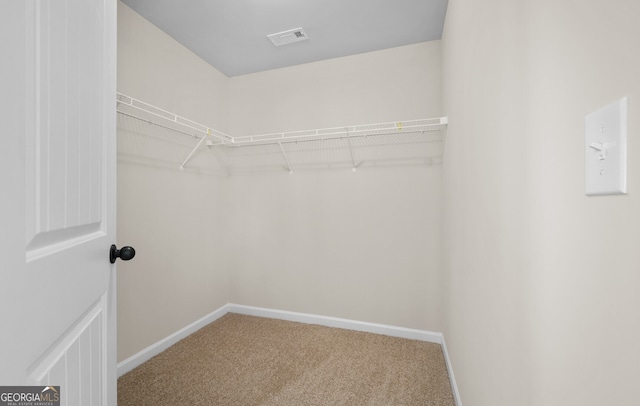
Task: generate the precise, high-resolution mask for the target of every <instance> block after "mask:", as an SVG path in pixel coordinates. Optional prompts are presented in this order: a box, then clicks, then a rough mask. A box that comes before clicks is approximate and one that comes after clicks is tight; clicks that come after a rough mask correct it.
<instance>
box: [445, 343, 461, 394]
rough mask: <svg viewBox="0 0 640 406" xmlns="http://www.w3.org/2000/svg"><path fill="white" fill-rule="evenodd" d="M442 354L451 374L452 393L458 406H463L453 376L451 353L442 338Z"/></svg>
mask: <svg viewBox="0 0 640 406" xmlns="http://www.w3.org/2000/svg"><path fill="white" fill-rule="evenodd" d="M441 344H442V352H443V354H444V361H445V363H446V364H447V372H449V381H450V382H451V391H452V392H453V398H454V400H455V401H456V406H462V400H460V392H459V391H458V384H457V383H456V377H455V376H454V375H453V365H452V364H451V359H450V358H449V351H447V344H446V343H445V341H444V336H443V337H442V343H441Z"/></svg>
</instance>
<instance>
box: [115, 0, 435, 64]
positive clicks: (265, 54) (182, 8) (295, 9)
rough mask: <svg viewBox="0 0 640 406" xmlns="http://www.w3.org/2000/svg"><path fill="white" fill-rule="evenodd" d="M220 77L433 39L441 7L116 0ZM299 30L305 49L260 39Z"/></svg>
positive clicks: (350, 0) (392, 0)
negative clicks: (170, 38) (198, 58)
mask: <svg viewBox="0 0 640 406" xmlns="http://www.w3.org/2000/svg"><path fill="white" fill-rule="evenodd" d="M123 2H124V3H125V4H127V5H128V6H129V7H131V8H132V9H134V10H135V11H136V12H137V13H138V14H140V15H142V16H143V17H145V18H146V19H147V20H149V21H150V22H151V23H153V24H154V25H156V26H157V27H159V28H160V29H161V30H163V31H164V32H166V33H167V34H169V35H170V36H171V37H173V38H175V39H176V40H177V41H178V42H180V43H181V44H183V45H184V46H186V47H187V48H189V49H190V50H191V51H193V52H194V53H195V54H197V55H198V56H200V57H201V58H202V59H204V60H205V61H207V62H208V63H210V64H211V65H213V66H214V67H216V68H217V69H218V70H219V71H221V72H222V73H224V74H225V75H227V76H239V75H244V74H248V73H254V72H260V71H264V70H269V69H276V68H282V67H285V66H291V65H298V64H302V63H308V62H315V61H319V60H323V59H330V58H337V57H341V56H347V55H354V54H360V53H363V52H370V51H376V50H380V49H386V48H392V47H397V46H402V45H409V44H416V43H419V42H424V41H432V40H436V39H440V37H441V36H442V27H443V25H444V17H445V13H446V9H447V0H180V1H177V0H123ZM299 27H302V28H303V29H304V30H305V31H306V33H307V35H308V37H309V40H308V41H301V42H296V43H293V44H289V45H284V46H281V47H275V46H274V45H273V44H272V43H271V42H270V41H269V39H268V38H267V35H268V34H273V33H276V32H281V31H285V30H289V29H293V28H299Z"/></svg>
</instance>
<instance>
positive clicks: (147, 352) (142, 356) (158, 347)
mask: <svg viewBox="0 0 640 406" xmlns="http://www.w3.org/2000/svg"><path fill="white" fill-rule="evenodd" d="M228 306H229V305H228V304H226V305H224V306H222V307H221V308H219V309H218V310H215V311H214V312H212V313H210V314H208V315H206V316H204V317H203V318H201V319H199V320H197V321H195V322H193V323H191V324H189V325H188V326H186V327H184V328H182V329H180V330H178V331H176V332H175V333H173V334H171V335H170V336H168V337H165V338H163V339H162V340H160V341H158V342H157V343H155V344H152V345H150V346H149V347H147V348H145V349H144V350H142V351H139V352H137V353H136V354H134V355H132V356H130V357H129V358H127V359H125V360H124V361H122V362H118V377H121V376H122V375H124V374H126V373H127V372H129V371H131V370H133V369H134V368H136V367H138V366H140V365H142V364H144V363H145V362H147V361H149V360H150V359H151V358H153V357H155V356H156V355H158V354H160V353H161V352H163V351H164V350H166V349H167V348H169V347H171V346H172V345H174V344H175V343H177V342H178V341H180V340H182V339H183V338H186V337H188V336H189V335H191V334H193V333H195V332H196V331H198V330H200V329H201V328H202V327H204V326H206V325H208V324H211V323H213V322H214V321H216V320H218V319H219V318H220V317H222V316H224V315H225V314H227V313H229V310H228Z"/></svg>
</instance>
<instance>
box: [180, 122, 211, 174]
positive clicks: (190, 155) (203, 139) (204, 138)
mask: <svg viewBox="0 0 640 406" xmlns="http://www.w3.org/2000/svg"><path fill="white" fill-rule="evenodd" d="M208 132H209V130H207V133H208ZM206 139H207V136H206V135H205V136H204V137H202V138H201V139H200V142H198V144H196V146H195V147H194V148H193V149H192V150H191V152H190V153H189V155H187V157H186V158H185V160H184V161H183V162H182V164H181V165H180V170H181V171H183V170H184V166H185V165H186V164H187V163H188V162H189V161H190V160H191V158H192V157H193V154H195V153H196V151H197V150H198V148H200V145H202V143H203V142H204V141H205V140H206Z"/></svg>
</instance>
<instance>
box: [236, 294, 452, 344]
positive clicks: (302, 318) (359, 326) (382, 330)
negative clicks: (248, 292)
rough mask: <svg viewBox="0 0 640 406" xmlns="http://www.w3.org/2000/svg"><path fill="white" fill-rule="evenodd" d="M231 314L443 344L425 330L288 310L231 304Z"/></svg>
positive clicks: (440, 338) (439, 336)
mask: <svg viewBox="0 0 640 406" xmlns="http://www.w3.org/2000/svg"><path fill="white" fill-rule="evenodd" d="M228 306H229V312H230V313H239V314H246V315H249V316H258V317H267V318H270V319H279V320H287V321H296V322H299V323H306V324H317V325H320V326H326V327H336V328H342V329H345V330H354V331H362V332H365V333H374V334H382V335H386V336H391V337H400V338H408V339H410V340H419V341H427V342H430V343H436V344H441V343H442V334H441V333H432V332H430V331H425V330H414V329H410V328H404V327H396V326H388V325H385V324H376V323H367V322H363V321H356V320H349V319H340V318H336V317H327V316H318V315H315V314H308V313H297V312H289V311H286V310H273V309H265V308H262V307H253V306H243V305H237V304H232V303H229V305H228Z"/></svg>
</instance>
